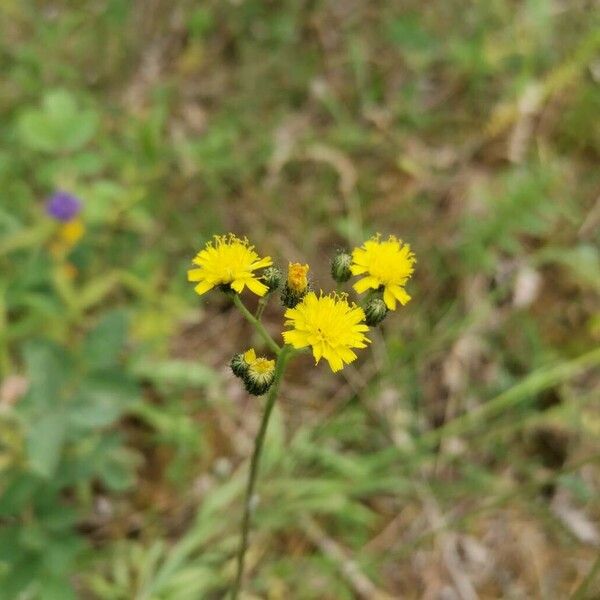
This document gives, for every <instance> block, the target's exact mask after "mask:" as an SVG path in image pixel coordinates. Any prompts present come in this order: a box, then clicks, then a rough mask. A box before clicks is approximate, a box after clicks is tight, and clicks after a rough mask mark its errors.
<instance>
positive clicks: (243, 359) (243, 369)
mask: <svg viewBox="0 0 600 600" xmlns="http://www.w3.org/2000/svg"><path fill="white" fill-rule="evenodd" d="M255 360H256V352H255V351H254V348H250V350H247V351H246V352H243V353H242V352H239V353H238V354H234V355H233V357H232V358H231V361H230V363H229V366H230V367H231V370H232V371H233V374H234V375H235V376H236V377H240V378H243V377H244V375H246V373H247V372H248V369H249V368H250V365H251V364H252V363H253V362H254V361H255Z"/></svg>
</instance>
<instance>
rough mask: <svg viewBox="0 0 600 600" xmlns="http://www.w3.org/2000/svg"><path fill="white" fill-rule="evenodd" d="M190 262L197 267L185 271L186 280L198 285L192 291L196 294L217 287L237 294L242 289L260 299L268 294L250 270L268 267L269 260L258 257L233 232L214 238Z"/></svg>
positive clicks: (250, 247)
mask: <svg viewBox="0 0 600 600" xmlns="http://www.w3.org/2000/svg"><path fill="white" fill-rule="evenodd" d="M192 262H193V263H194V264H195V265H198V267H199V268H197V269H190V270H189V271H188V281H194V282H196V281H197V282H199V283H198V285H197V286H196V287H195V288H194V290H195V291H196V293H197V294H198V295H202V294H205V293H206V292H208V291H209V290H211V289H212V288H214V287H215V286H217V285H229V286H231V289H233V290H234V291H235V292H237V293H238V294H239V293H241V292H242V291H243V289H244V288H245V287H246V286H248V287H249V288H250V290H251V291H253V292H254V293H255V294H256V295H257V296H264V295H265V294H266V293H267V291H268V288H267V286H266V285H265V284H264V283H262V282H260V281H259V278H258V277H256V276H255V275H254V273H253V271H256V269H262V268H263V267H269V266H270V265H272V264H273V261H272V260H271V257H270V256H265V257H264V258H260V257H259V256H258V254H257V253H256V252H255V251H254V246H251V245H250V243H249V242H248V240H247V239H243V240H241V239H239V238H238V237H236V236H235V235H234V234H233V233H230V234H229V235H216V236H215V237H214V240H213V241H212V242H208V243H207V244H206V246H205V247H204V248H203V249H202V250H200V252H198V254H197V255H196V257H195V258H194V260H193V261H192Z"/></svg>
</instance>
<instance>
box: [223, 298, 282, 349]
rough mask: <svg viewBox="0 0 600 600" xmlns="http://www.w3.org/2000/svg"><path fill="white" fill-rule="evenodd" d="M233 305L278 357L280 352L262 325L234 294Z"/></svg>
mask: <svg viewBox="0 0 600 600" xmlns="http://www.w3.org/2000/svg"><path fill="white" fill-rule="evenodd" d="M233 303H234V304H235V305H236V306H237V307H238V309H239V311H240V312H241V313H242V314H243V315H244V317H245V318H246V320H247V321H248V322H250V323H251V324H252V325H253V326H254V328H255V329H256V331H258V333H259V334H260V336H261V337H262V339H263V340H264V341H265V344H267V346H268V347H269V349H270V350H272V351H273V352H274V353H275V354H277V355H279V353H280V352H281V348H280V347H279V346H278V345H277V343H276V342H275V340H274V339H273V338H272V337H271V336H270V335H269V332H268V331H267V330H266V329H265V327H264V325H263V324H262V323H261V322H260V321H259V320H258V319H257V318H255V317H254V315H253V314H252V313H251V312H250V311H249V310H248V309H247V308H246V306H245V304H244V303H243V302H242V299H241V298H240V296H239V294H234V296H233Z"/></svg>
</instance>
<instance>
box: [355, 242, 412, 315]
mask: <svg viewBox="0 0 600 600" xmlns="http://www.w3.org/2000/svg"><path fill="white" fill-rule="evenodd" d="M416 260H417V259H416V258H415V255H414V254H413V253H412V252H411V250H410V246H409V245H408V244H403V243H402V240H399V239H398V238H397V237H395V236H393V235H390V237H389V238H388V239H387V240H385V241H381V240H380V237H379V235H376V236H375V237H373V238H371V239H370V240H368V241H366V242H365V243H364V244H363V245H362V246H361V247H360V248H355V249H354V250H353V252H352V265H351V267H350V270H351V271H352V275H363V274H364V275H365V276H364V277H363V278H362V279H360V280H359V281H357V282H356V283H355V284H354V286H353V287H354V289H355V290H356V291H357V292H358V293H359V294H362V293H363V292H366V291H367V290H368V289H374V290H376V289H379V288H380V287H383V300H384V302H385V304H386V306H387V307H388V308H389V309H390V310H395V309H396V301H398V302H400V304H402V305H404V304H406V303H407V302H408V301H409V300H410V296H409V295H408V294H407V293H406V291H405V289H404V285H405V284H406V282H407V281H408V279H409V277H410V276H411V275H412V273H413V271H414V264H415V262H416Z"/></svg>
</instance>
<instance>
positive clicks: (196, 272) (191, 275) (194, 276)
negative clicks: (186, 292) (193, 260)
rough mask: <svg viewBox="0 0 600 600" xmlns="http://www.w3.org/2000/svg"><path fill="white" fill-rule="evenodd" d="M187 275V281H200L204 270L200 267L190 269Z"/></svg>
mask: <svg viewBox="0 0 600 600" xmlns="http://www.w3.org/2000/svg"><path fill="white" fill-rule="evenodd" d="M187 276H188V281H201V280H202V279H204V271H203V270H202V269H190V270H189V271H188V272H187Z"/></svg>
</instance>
